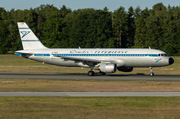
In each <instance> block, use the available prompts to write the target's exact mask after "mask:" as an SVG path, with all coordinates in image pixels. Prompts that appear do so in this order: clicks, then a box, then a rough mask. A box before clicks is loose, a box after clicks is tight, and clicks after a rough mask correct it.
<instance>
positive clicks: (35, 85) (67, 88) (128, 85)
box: [0, 79, 180, 92]
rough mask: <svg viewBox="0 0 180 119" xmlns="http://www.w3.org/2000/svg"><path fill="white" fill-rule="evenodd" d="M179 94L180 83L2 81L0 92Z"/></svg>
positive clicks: (0, 81) (0, 80)
mask: <svg viewBox="0 0 180 119" xmlns="http://www.w3.org/2000/svg"><path fill="white" fill-rule="evenodd" d="M172 91H173V92H178V91H180V82H156V81H151V82H147V81H62V80H27V79H16V80H13V79H0V92H172Z"/></svg>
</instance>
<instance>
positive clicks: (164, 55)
mask: <svg viewBox="0 0 180 119" xmlns="http://www.w3.org/2000/svg"><path fill="white" fill-rule="evenodd" d="M158 56H162V57H166V56H168V55H167V54H158Z"/></svg>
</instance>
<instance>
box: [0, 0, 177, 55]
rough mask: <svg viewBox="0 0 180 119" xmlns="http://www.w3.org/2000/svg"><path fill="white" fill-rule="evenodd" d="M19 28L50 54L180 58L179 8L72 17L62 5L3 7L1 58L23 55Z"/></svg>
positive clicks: (78, 13)
mask: <svg viewBox="0 0 180 119" xmlns="http://www.w3.org/2000/svg"><path fill="white" fill-rule="evenodd" d="M17 22H26V23H27V24H28V25H29V27H30V28H31V30H32V31H33V32H34V33H35V34H36V35H37V37H38V38H39V39H40V40H41V42H42V43H43V44H44V45H45V46H46V47H49V48H78V47H79V46H80V47H81V48H148V47H151V48H155V49H160V50H163V51H165V52H166V53H167V54H168V55H174V56H175V55H180V7H179V6H176V7H174V6H173V7H171V6H170V5H169V6H168V7H166V6H164V5H163V4H162V3H158V4H156V5H154V6H153V7H152V9H148V8H145V9H144V10H142V9H140V7H137V8H136V9H134V8H133V7H130V8H129V9H128V11H126V10H125V8H124V7H122V6H120V7H119V8H118V9H116V10H115V11H114V12H110V11H108V8H107V7H105V8H104V9H102V10H100V9H99V10H96V9H93V8H86V9H78V10H74V11H72V10H71V9H70V8H67V7H66V6H65V5H63V6H62V7H61V8H57V7H54V6H53V5H41V6H39V7H37V8H34V9H32V8H30V9H29V10H28V9H25V10H14V9H11V10H10V11H6V10H5V9H4V8H1V7H0V54H5V53H7V52H8V51H16V50H21V49H22V44H21V40H20V36H19V31H18V27H17Z"/></svg>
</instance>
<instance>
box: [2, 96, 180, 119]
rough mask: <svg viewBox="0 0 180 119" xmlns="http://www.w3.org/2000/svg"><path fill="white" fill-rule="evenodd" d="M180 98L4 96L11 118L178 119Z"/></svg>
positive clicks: (6, 114)
mask: <svg viewBox="0 0 180 119" xmlns="http://www.w3.org/2000/svg"><path fill="white" fill-rule="evenodd" d="M179 112H180V98H179V97H111V98H110V97H101V98H100V97H99V98H98V97H87V98H80V97H73V98H69V97H1V98H0V118H1V119H3V118H8V119H19V118H21V119H32V118H34V119H39V118H43V119H50V118H53V119H55V118H56V119H61V118H63V119H92V118H93V119H119V118H121V119H124V118H126V119H132V118H133V119H164V118H167V119H176V118H177V119H178V118H179V117H180V113H179Z"/></svg>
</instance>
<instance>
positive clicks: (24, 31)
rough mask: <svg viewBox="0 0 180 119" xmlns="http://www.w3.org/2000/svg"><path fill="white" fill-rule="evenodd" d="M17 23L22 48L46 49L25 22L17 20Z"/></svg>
mask: <svg viewBox="0 0 180 119" xmlns="http://www.w3.org/2000/svg"><path fill="white" fill-rule="evenodd" d="M17 24H18V28H19V33H20V37H21V42H22V45H23V49H24V50H31V49H46V47H45V46H44V45H43V44H42V43H41V42H40V41H39V39H38V38H37V37H36V35H35V34H34V33H33V32H32V31H31V29H30V28H29V27H28V25H27V24H26V23H25V22H18V23H17Z"/></svg>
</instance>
